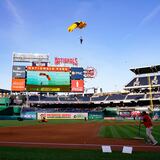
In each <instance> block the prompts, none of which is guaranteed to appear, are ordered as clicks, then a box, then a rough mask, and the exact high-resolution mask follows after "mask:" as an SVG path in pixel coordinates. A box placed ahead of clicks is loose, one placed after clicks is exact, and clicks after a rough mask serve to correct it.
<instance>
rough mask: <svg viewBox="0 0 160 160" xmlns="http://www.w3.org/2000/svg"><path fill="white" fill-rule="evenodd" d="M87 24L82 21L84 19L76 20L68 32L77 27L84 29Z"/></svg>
mask: <svg viewBox="0 0 160 160" xmlns="http://www.w3.org/2000/svg"><path fill="white" fill-rule="evenodd" d="M86 25H87V23H86V22H82V21H78V22H74V23H73V24H71V25H70V26H69V27H68V32H72V31H73V30H74V29H76V28H79V29H82V28H84V27H86Z"/></svg>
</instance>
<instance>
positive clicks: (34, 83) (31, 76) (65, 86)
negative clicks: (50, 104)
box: [26, 67, 70, 92]
mask: <svg viewBox="0 0 160 160" xmlns="http://www.w3.org/2000/svg"><path fill="white" fill-rule="evenodd" d="M52 69H53V70H52ZM60 69H61V70H60ZM66 69H67V72H66V71H64V70H65V69H64V70H62V67H61V68H60V67H59V68H57V69H56V68H53V67H30V68H29V67H27V80H26V90H27V91H35V92H37V91H54V92H64V91H66V92H68V91H70V72H69V70H68V68H66Z"/></svg>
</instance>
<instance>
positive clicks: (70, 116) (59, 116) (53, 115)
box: [37, 112, 88, 119]
mask: <svg viewBox="0 0 160 160" xmlns="http://www.w3.org/2000/svg"><path fill="white" fill-rule="evenodd" d="M43 117H45V118H46V119H85V118H87V119H88V113H64V112H63V113H38V114H37V119H42V118H43Z"/></svg>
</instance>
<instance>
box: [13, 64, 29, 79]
mask: <svg viewBox="0 0 160 160" xmlns="http://www.w3.org/2000/svg"><path fill="white" fill-rule="evenodd" d="M25 69H26V67H25V66H13V67H12V78H25Z"/></svg>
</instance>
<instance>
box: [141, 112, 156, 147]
mask: <svg viewBox="0 0 160 160" xmlns="http://www.w3.org/2000/svg"><path fill="white" fill-rule="evenodd" d="M141 115H142V122H141V123H143V124H144V126H145V127H146V136H147V139H148V140H149V141H151V142H152V144H153V145H156V144H158V142H157V141H156V140H155V138H154V137H153V135H152V128H153V124H152V120H151V117H150V116H149V115H148V114H147V113H146V112H145V111H143V112H142V113H141Z"/></svg>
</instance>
